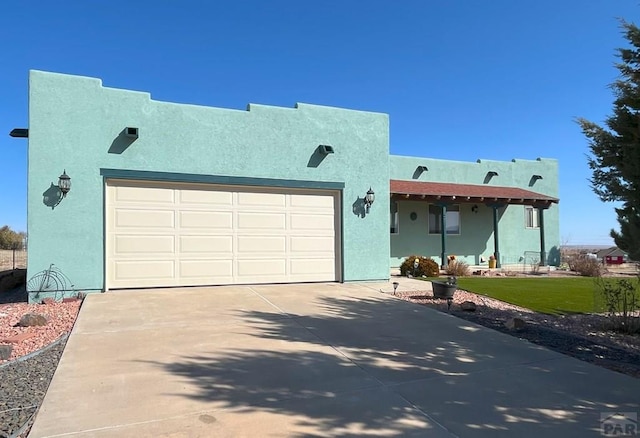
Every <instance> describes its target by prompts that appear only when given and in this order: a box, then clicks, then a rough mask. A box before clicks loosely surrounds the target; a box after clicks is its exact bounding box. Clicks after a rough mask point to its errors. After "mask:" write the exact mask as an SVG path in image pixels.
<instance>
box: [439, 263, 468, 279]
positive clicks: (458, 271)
mask: <svg viewBox="0 0 640 438" xmlns="http://www.w3.org/2000/svg"><path fill="white" fill-rule="evenodd" d="M445 271H446V273H447V275H453V276H455V277H466V276H467V275H469V274H470V273H471V271H470V270H469V265H467V264H466V263H465V262H463V261H461V260H452V261H450V262H449V264H448V265H447V267H446V268H445Z"/></svg>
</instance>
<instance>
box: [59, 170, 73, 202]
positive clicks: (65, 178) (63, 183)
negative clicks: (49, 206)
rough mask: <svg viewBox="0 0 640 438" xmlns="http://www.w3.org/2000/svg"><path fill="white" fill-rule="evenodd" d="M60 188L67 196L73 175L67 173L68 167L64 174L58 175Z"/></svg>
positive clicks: (63, 194)
mask: <svg viewBox="0 0 640 438" xmlns="http://www.w3.org/2000/svg"><path fill="white" fill-rule="evenodd" d="M58 188H59V189H60V192H61V193H62V197H63V198H64V197H66V196H67V193H69V191H70V190H71V177H70V176H69V175H67V169H65V170H64V171H63V172H62V175H60V176H59V177H58Z"/></svg>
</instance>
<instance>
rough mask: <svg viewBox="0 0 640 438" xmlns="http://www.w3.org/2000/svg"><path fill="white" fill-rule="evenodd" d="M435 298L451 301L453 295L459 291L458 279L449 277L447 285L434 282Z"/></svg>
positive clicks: (432, 284)
mask: <svg viewBox="0 0 640 438" xmlns="http://www.w3.org/2000/svg"><path fill="white" fill-rule="evenodd" d="M431 286H432V288H433V297H434V298H442V299H446V300H450V299H452V298H453V294H454V293H455V291H456V290H458V279H457V278H456V277H448V278H447V281H446V283H442V282H439V281H432V282H431Z"/></svg>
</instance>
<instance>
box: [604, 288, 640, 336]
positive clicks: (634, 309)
mask: <svg viewBox="0 0 640 438" xmlns="http://www.w3.org/2000/svg"><path fill="white" fill-rule="evenodd" d="M596 284H597V286H598V289H599V290H600V295H601V298H602V300H603V304H604V310H605V311H606V313H607V317H608V319H609V322H610V323H611V327H610V328H611V329H612V330H614V331H619V332H623V333H628V334H634V333H640V314H639V312H638V311H639V310H640V279H638V278H636V279H635V281H631V280H629V279H626V278H623V279H618V280H615V281H613V280H610V281H604V280H602V279H599V280H598V281H597V283H596Z"/></svg>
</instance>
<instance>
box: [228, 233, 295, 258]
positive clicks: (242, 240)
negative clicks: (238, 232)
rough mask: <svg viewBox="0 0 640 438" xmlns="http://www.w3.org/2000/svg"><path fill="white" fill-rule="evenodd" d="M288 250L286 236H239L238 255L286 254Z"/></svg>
mask: <svg viewBox="0 0 640 438" xmlns="http://www.w3.org/2000/svg"><path fill="white" fill-rule="evenodd" d="M286 250H287V239H286V237H285V236H238V247H237V252H238V255H242V254H255V253H265V252H266V253H284V252H285V251H286Z"/></svg>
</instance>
